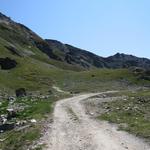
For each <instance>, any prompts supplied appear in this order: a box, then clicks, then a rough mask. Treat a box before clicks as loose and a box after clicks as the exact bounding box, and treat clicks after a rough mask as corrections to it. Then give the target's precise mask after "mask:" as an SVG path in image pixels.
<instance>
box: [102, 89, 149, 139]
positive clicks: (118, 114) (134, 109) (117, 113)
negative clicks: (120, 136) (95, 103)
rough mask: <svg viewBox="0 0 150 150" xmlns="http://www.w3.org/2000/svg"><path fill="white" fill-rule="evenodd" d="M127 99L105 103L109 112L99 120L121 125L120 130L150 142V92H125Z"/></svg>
mask: <svg viewBox="0 0 150 150" xmlns="http://www.w3.org/2000/svg"><path fill="white" fill-rule="evenodd" d="M120 95H125V96H126V98H123V100H122V98H120V99H118V100H116V101H113V102H107V103H103V106H102V107H103V108H105V109H106V110H107V112H106V113H104V114H102V115H101V116H100V117H99V118H100V119H104V120H108V121H110V122H112V123H117V124H119V127H120V129H123V130H125V131H128V132H131V133H133V134H135V135H137V136H140V137H144V138H146V139H147V140H148V141H150V112H149V110H150V91H149V90H146V91H142V90H140V91H136V92H123V93H120Z"/></svg>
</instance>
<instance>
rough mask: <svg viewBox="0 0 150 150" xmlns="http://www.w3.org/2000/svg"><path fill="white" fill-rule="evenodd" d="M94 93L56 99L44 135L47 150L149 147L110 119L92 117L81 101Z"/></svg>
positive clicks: (144, 149) (135, 149)
mask: <svg viewBox="0 0 150 150" xmlns="http://www.w3.org/2000/svg"><path fill="white" fill-rule="evenodd" d="M99 94H100V93H99ZM94 95H97V94H84V95H80V96H75V97H73V98H68V99H64V100H62V101H58V102H57V103H56V106H55V110H54V122H53V124H52V126H51V128H50V129H49V131H48V132H47V134H46V135H45V137H44V141H45V143H46V144H47V148H46V150H127V149H128V150H150V147H149V145H147V144H146V143H144V142H143V141H141V140H140V139H138V138H136V137H134V136H132V135H130V134H128V133H126V132H123V131H117V128H116V127H115V126H113V125H111V124H109V123H106V122H103V121H96V120H94V119H91V118H90V116H89V115H87V114H86V113H85V110H84V107H83V106H82V104H81V103H80V102H81V101H83V100H85V99H87V98H89V97H91V96H94Z"/></svg>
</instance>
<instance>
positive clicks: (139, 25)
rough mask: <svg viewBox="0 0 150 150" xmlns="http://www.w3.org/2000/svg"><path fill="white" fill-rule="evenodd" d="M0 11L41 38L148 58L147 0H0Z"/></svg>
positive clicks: (149, 3)
mask: <svg viewBox="0 0 150 150" xmlns="http://www.w3.org/2000/svg"><path fill="white" fill-rule="evenodd" d="M0 11H1V12H2V13H4V14H6V15H8V16H10V17H11V18H12V19H14V20H15V21H17V22H20V23H23V24H25V25H26V26H28V27H29V28H31V29H32V30H33V31H35V32H36V33H38V34H39V35H40V36H41V37H43V38H50V39H56V40H59V41H62V42H64V43H68V44H72V45H74V46H77V47H79V48H82V49H86V50H89V51H92V52H94V53H96V54H98V55H101V56H109V55H113V54H115V53H117V52H120V53H128V54H133V55H137V56H140V57H148V58H150V0H1V4H0Z"/></svg>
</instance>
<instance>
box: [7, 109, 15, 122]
mask: <svg viewBox="0 0 150 150" xmlns="http://www.w3.org/2000/svg"><path fill="white" fill-rule="evenodd" d="M16 116H17V111H16V110H14V109H11V108H10V109H7V119H8V120H11V119H12V118H14V117H16Z"/></svg>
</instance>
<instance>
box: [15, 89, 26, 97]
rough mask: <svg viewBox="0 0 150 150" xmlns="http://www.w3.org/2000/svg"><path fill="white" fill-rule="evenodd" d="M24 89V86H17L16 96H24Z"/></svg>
mask: <svg viewBox="0 0 150 150" xmlns="http://www.w3.org/2000/svg"><path fill="white" fill-rule="evenodd" d="M26 95H27V94H26V90H25V89H24V88H19V89H17V90H16V96H17V97H24V96H26Z"/></svg>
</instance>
